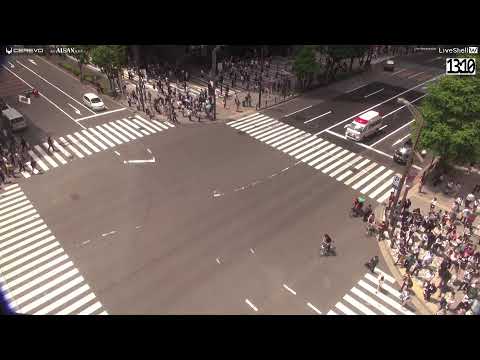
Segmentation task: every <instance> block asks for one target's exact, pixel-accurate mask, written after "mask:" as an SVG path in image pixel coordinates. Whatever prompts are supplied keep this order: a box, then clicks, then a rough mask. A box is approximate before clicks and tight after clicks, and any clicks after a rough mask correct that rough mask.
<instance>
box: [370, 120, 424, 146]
mask: <svg viewBox="0 0 480 360" xmlns="http://www.w3.org/2000/svg"><path fill="white" fill-rule="evenodd" d="M414 121H415V119H414V120H412V121H409V122H408V123H406V124H404V125H402V126H400V127H399V128H398V129H396V130H395V131H392V132H391V133H390V134H388V135H387V136H384V137H383V138H381V139H380V140H378V141H376V142H374V143H373V144H372V145H370V146H375V145H377V144H378V143H380V142H382V141H383V140H385V139H388V138H389V137H390V136H392V135H394V134H396V133H397V132H398V131H400V130H402V129H403V128H404V127H406V126H408V125H410V124H411V123H413V122H414ZM408 136H409V135H408ZM392 146H393V145H392Z"/></svg>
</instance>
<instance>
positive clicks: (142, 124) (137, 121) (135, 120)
mask: <svg viewBox="0 0 480 360" xmlns="http://www.w3.org/2000/svg"><path fill="white" fill-rule="evenodd" d="M132 121H133V122H134V123H135V124H137V125H138V126H139V127H140V128H144V129H147V130H148V131H150V132H151V133H152V134H156V133H157V131H156V130H155V129H154V128H153V127H150V126H147V125H146V124H144V123H142V122H141V121H140V120H138V119H132Z"/></svg>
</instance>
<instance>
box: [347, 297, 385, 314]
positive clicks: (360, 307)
mask: <svg viewBox="0 0 480 360" xmlns="http://www.w3.org/2000/svg"><path fill="white" fill-rule="evenodd" d="M343 299H344V300H345V301H346V302H348V303H349V304H351V305H353V306H354V307H356V308H357V309H358V310H360V311H361V312H362V313H364V314H366V315H377V314H376V313H374V312H373V311H372V310H370V309H369V308H368V307H366V306H365V305H363V304H362V303H360V302H358V301H357V300H355V299H354V298H353V297H351V296H350V295H348V294H346V295H345V296H344V297H343Z"/></svg>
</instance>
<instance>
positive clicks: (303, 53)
mask: <svg viewBox="0 0 480 360" xmlns="http://www.w3.org/2000/svg"><path fill="white" fill-rule="evenodd" d="M293 71H294V72H295V74H296V75H297V77H298V79H299V80H300V81H302V84H303V85H305V82H307V84H309V83H311V81H312V80H313V76H314V75H316V74H318V73H319V72H320V64H319V63H318V62H317V60H316V58H315V47H312V46H304V47H302V48H301V49H300V51H299V52H298V53H297V55H296V57H295V60H294V63H293ZM307 86H308V85H307Z"/></svg>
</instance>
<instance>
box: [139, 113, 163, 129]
mask: <svg viewBox="0 0 480 360" xmlns="http://www.w3.org/2000/svg"><path fill="white" fill-rule="evenodd" d="M135 117H136V118H137V119H138V120H139V121H141V122H142V123H144V124H145V126H147V127H148V126H150V127H152V128H153V129H155V130H157V131H163V129H162V128H161V127H159V126H157V125H155V124H154V123H153V122H151V121H148V120H146V119H144V118H143V117H141V116H140V115H137V114H135Z"/></svg>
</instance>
